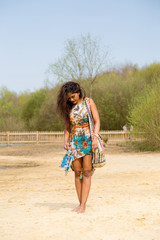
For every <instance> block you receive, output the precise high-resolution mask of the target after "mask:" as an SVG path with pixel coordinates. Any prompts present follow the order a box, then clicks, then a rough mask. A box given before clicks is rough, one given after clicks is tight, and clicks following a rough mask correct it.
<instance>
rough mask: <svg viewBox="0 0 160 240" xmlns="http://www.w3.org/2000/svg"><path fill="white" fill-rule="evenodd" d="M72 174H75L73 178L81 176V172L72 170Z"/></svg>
mask: <svg viewBox="0 0 160 240" xmlns="http://www.w3.org/2000/svg"><path fill="white" fill-rule="evenodd" d="M74 173H75V177H80V175H81V170H79V169H75V170H74Z"/></svg>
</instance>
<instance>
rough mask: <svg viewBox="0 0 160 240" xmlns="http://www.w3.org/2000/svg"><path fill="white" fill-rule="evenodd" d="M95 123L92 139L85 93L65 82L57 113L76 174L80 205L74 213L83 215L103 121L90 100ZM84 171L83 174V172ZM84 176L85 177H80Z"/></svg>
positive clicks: (59, 97)
mask: <svg viewBox="0 0 160 240" xmlns="http://www.w3.org/2000/svg"><path fill="white" fill-rule="evenodd" d="M88 100H89V103H90V109H91V113H92V116H93V120H94V123H95V128H94V134H93V139H91V133H90V127H89V118H88V112H87V108H86V104H85V91H84V90H83V89H82V88H81V87H80V85H79V84H78V83H76V82H66V83H65V84H63V86H62V87H61V89H60V91H59V94H58V97H57V111H58V112H59V113H60V114H61V116H62V117H63V119H64V123H65V130H64V148H65V149H66V150H69V151H70V153H71V154H72V156H73V158H74V159H73V161H72V169H73V170H74V173H75V186H76V191H77V195H78V199H79V205H78V207H76V208H75V209H73V210H72V211H75V212H77V213H84V212H85V208H86V202H87V198H88V195H89V191H90V187H91V175H92V170H93V169H92V152H94V151H95V149H96V148H97V134H98V133H99V130H100V119H99V114H98V111H97V108H96V105H95V103H94V101H93V100H92V99H88ZM82 169H83V173H82ZM81 173H82V174H83V177H82V178H81V177H80V176H81Z"/></svg>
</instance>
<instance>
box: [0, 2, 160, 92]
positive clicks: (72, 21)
mask: <svg viewBox="0 0 160 240" xmlns="http://www.w3.org/2000/svg"><path fill="white" fill-rule="evenodd" d="M86 33H90V34H91V35H92V36H96V37H98V38H100V39H101V42H102V44H103V45H106V46H109V49H110V55H111V58H112V65H113V66H115V65H117V64H125V63H132V64H137V65H138V66H139V67H143V66H145V65H149V64H151V63H153V62H160V1H159V0H27V1H23V0H0V87H1V86H6V87H7V88H8V89H9V90H11V91H16V92H17V93H19V92H20V91H24V90H27V89H30V90H31V91H34V90H36V89H39V88H41V87H43V86H44V80H45V79H46V77H47V75H46V73H45V72H46V70H47V68H48V65H49V64H50V63H54V62H55V61H56V60H57V58H58V57H60V56H61V55H62V54H63V49H64V43H65V41H66V40H67V39H72V38H76V37H80V35H81V34H86Z"/></svg>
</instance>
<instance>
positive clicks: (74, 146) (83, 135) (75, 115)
mask: <svg viewBox="0 0 160 240" xmlns="http://www.w3.org/2000/svg"><path fill="white" fill-rule="evenodd" d="M70 124H71V133H70V141H69V147H70V153H71V154H72V155H73V157H74V160H75V159H77V158H81V157H83V156H85V155H87V154H92V140H91V134H90V128H89V118H88V112H87V108H86V104H85V102H83V103H80V104H76V105H75V106H74V107H73V108H72V110H71V112H70Z"/></svg>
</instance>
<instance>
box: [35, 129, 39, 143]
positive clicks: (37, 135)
mask: <svg viewBox="0 0 160 240" xmlns="http://www.w3.org/2000/svg"><path fill="white" fill-rule="evenodd" d="M38 140H39V134H38V131H37V132H36V144H38Z"/></svg>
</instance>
